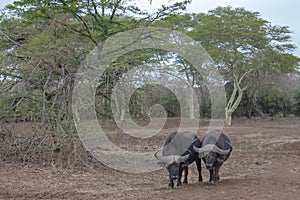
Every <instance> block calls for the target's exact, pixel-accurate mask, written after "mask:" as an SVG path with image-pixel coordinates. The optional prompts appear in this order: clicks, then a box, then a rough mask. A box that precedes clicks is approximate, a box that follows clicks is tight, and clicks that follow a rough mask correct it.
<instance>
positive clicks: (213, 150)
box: [193, 131, 232, 183]
mask: <svg viewBox="0 0 300 200" xmlns="http://www.w3.org/2000/svg"><path fill="white" fill-rule="evenodd" d="M193 149H194V150H195V151H196V152H198V154H199V158H202V159H203V161H204V163H205V166H206V168H207V169H208V170H209V174H210V177H209V182H211V183H217V182H218V181H219V180H220V177H219V170H220V168H221V166H222V165H223V163H224V162H225V161H226V160H227V159H228V158H229V156H230V154H231V151H232V145H231V143H230V140H229V138H228V136H227V135H225V134H224V133H223V132H222V131H209V132H208V133H207V134H206V135H204V137H203V140H202V145H201V148H199V147H197V146H195V145H194V148H193Z"/></svg>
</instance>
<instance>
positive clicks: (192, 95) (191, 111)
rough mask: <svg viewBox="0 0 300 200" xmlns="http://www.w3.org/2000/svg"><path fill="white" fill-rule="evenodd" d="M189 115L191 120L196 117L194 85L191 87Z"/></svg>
mask: <svg viewBox="0 0 300 200" xmlns="http://www.w3.org/2000/svg"><path fill="white" fill-rule="evenodd" d="M189 117H190V119H191V120H193V119H195V112H194V90H193V88H192V87H189Z"/></svg>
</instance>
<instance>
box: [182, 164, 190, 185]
mask: <svg viewBox="0 0 300 200" xmlns="http://www.w3.org/2000/svg"><path fill="white" fill-rule="evenodd" d="M188 174H189V168H188V167H185V168H184V179H183V184H187V183H188V178H187V177H188Z"/></svg>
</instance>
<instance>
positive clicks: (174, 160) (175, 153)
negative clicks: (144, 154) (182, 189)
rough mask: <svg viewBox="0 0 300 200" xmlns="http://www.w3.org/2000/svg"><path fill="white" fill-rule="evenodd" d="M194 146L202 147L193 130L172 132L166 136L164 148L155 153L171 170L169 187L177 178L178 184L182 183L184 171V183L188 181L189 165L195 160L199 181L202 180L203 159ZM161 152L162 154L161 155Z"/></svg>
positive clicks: (169, 170)
mask: <svg viewBox="0 0 300 200" xmlns="http://www.w3.org/2000/svg"><path fill="white" fill-rule="evenodd" d="M193 146H195V147H198V148H200V147H201V142H200V140H199V138H198V137H197V136H196V135H195V134H193V133H191V132H182V133H178V132H172V133H170V134H169V135H168V137H167V138H166V141H165V143H164V145H163V148H162V150H161V151H157V152H156V153H155V157H156V158H157V159H158V160H159V161H160V162H161V163H163V164H164V165H165V166H166V168H167V170H168V172H169V179H170V182H169V187H171V188H173V187H174V182H173V181H174V180H176V179H177V186H179V185H181V177H182V173H183V171H184V180H183V183H184V184H187V183H188V180H187V176H188V165H189V164H191V163H192V162H194V161H195V162H196V165H197V170H198V181H199V182H202V176H201V159H200V158H199V154H198V153H197V152H195V150H194V148H193ZM159 152H160V153H161V155H159Z"/></svg>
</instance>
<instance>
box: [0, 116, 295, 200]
mask: <svg viewBox="0 0 300 200" xmlns="http://www.w3.org/2000/svg"><path fill="white" fill-rule="evenodd" d="M177 124H178V119H172V120H169V121H168V123H167V125H166V126H165V128H164V129H163V130H162V131H161V132H160V133H159V134H157V135H155V136H154V137H152V138H150V139H149V140H147V141H140V142H141V143H142V144H143V145H144V143H145V144H146V145H148V148H147V149H148V150H149V151H150V150H151V151H153V150H155V149H157V148H159V147H161V145H162V144H163V141H164V139H165V137H166V135H167V134H168V133H169V132H171V131H173V130H176V127H177ZM207 125H208V121H207V120H206V121H205V120H204V121H201V123H200V126H199V132H198V133H197V134H198V135H199V137H200V138H201V137H202V135H203V134H204V133H205V130H206V128H207ZM224 130H225V132H226V133H227V134H228V135H229V137H230V138H231V140H232V143H233V145H234V150H233V152H232V154H231V157H230V158H229V160H228V161H227V162H226V163H225V164H224V165H223V167H222V168H221V170H220V178H221V180H220V182H219V183H218V184H217V185H210V184H209V183H208V171H207V170H206V169H204V168H203V170H202V175H203V177H204V184H203V185H199V184H198V183H197V172H196V167H195V164H194V163H193V164H191V165H190V173H189V177H188V178H189V184H188V185H187V186H182V187H179V188H175V189H169V188H168V187H167V185H168V177H167V173H166V170H165V169H161V170H158V171H155V172H151V173H144V174H130V173H123V172H118V171H116V170H113V169H110V168H108V167H106V166H102V167H98V168H96V169H89V170H86V171H78V170H77V171H75V170H62V169H59V170H58V169H54V168H53V167H41V166H39V165H34V164H32V165H22V164H15V163H0V182H1V184H0V199H101V200H102V199H214V200H218V199H222V200H225V199H239V200H241V199H253V200H254V199H255V200H257V199H272V200H273V199H278V200H285V199H289V200H293V199H294V200H297V199H299V198H300V118H296V117H291V118H278V119H270V118H268V119H263V118H255V119H251V120H247V119H236V120H234V121H233V126H232V127H226V128H225V129H224ZM106 131H108V134H115V135H114V136H113V137H112V138H113V140H114V142H115V143H117V144H118V145H120V146H122V145H123V146H124V147H125V149H126V147H131V148H135V147H136V146H137V145H139V146H141V143H139V142H137V141H136V140H135V139H132V138H130V137H127V136H123V135H122V134H119V133H115V132H114V131H111V133H109V129H107V130H106ZM118 134H119V135H118ZM116 136H117V137H116ZM202 167H203V164H202Z"/></svg>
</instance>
